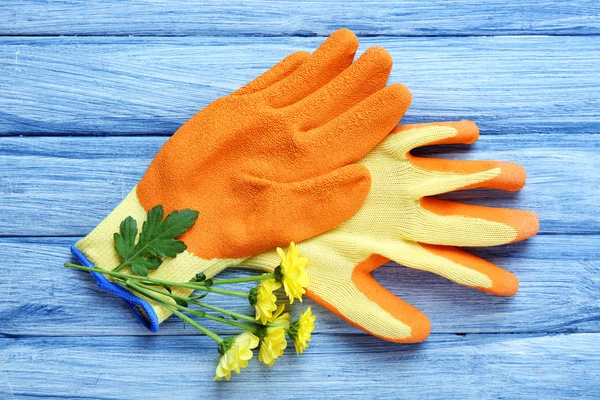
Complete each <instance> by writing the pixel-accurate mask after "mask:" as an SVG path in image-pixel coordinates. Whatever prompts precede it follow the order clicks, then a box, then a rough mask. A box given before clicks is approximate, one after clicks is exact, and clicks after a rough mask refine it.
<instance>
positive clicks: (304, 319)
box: [288, 306, 316, 354]
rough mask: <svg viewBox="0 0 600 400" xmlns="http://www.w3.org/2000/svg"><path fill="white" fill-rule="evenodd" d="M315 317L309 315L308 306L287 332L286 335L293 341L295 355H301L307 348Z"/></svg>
mask: <svg viewBox="0 0 600 400" xmlns="http://www.w3.org/2000/svg"><path fill="white" fill-rule="evenodd" d="M315 318H316V317H315V316H314V315H312V314H311V309H310V306H308V308H307V309H306V311H304V312H302V313H300V318H298V321H296V322H294V323H293V324H292V325H291V326H290V329H289V330H288V335H289V336H290V337H291V338H292V340H293V341H294V346H295V347H296V354H302V353H303V352H304V350H306V349H307V348H308V342H310V334H311V333H312V331H313V330H314V329H315Z"/></svg>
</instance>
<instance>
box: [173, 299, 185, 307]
mask: <svg viewBox="0 0 600 400" xmlns="http://www.w3.org/2000/svg"><path fill="white" fill-rule="evenodd" d="M175 303H177V304H179V305H180V306H182V307H187V306H188V303H187V301H185V300H182V299H175Z"/></svg>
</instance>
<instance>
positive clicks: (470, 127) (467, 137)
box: [384, 121, 479, 159]
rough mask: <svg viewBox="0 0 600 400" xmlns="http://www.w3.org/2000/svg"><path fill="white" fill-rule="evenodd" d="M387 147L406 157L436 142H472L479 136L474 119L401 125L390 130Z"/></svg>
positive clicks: (393, 153)
mask: <svg viewBox="0 0 600 400" xmlns="http://www.w3.org/2000/svg"><path fill="white" fill-rule="evenodd" d="M390 136H391V137H390V140H386V143H385V147H384V148H385V149H386V150H387V151H388V152H389V153H390V154H392V155H395V156H396V157H398V158H402V159H404V158H405V157H406V155H407V154H408V153H409V152H410V151H411V150H413V149H415V148H417V147H421V146H429V145H434V144H471V143H473V142H475V141H476V140H477V139H478V138H479V128H478V127H477V125H475V123H474V122H473V121H458V122H433V123H426V124H408V125H399V126H397V127H395V128H394V129H393V130H392V131H391V132H390Z"/></svg>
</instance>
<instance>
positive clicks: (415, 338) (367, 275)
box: [306, 254, 431, 343]
mask: <svg viewBox="0 0 600 400" xmlns="http://www.w3.org/2000/svg"><path fill="white" fill-rule="evenodd" d="M388 261H390V260H389V259H387V258H385V257H382V256H380V255H377V254H375V255H372V256H370V257H369V258H368V259H366V260H365V261H363V262H361V263H360V264H358V265H357V266H356V267H355V268H354V270H353V271H352V282H354V284H355V285H356V287H357V288H358V290H360V291H361V292H362V293H363V294H364V295H365V296H366V297H367V298H368V299H369V300H371V301H372V302H374V303H375V304H377V305H378V306H379V307H381V308H382V309H384V310H385V311H386V312H388V313H389V314H390V315H391V316H393V317H394V318H396V319H397V320H399V321H401V322H402V323H403V324H405V325H408V326H409V327H410V328H411V335H410V336H409V337H405V338H401V339H398V338H390V337H385V336H381V335H378V334H376V333H374V332H372V331H370V330H369V328H368V327H366V326H362V325H359V324H358V323H357V322H356V321H352V320H350V319H348V318H346V317H345V316H344V315H343V314H342V313H340V312H339V311H338V309H337V308H336V307H335V306H334V305H332V304H331V303H328V302H327V301H325V300H324V299H323V298H321V297H320V296H319V295H317V294H316V293H314V292H312V291H311V290H310V288H308V289H307V290H306V296H307V297H308V298H310V299H311V300H313V301H314V302H316V303H318V304H320V305H321V306H323V307H324V308H326V309H327V310H329V311H330V312H332V313H333V314H335V315H337V316H339V317H340V318H342V319H344V320H346V321H348V322H349V323H350V324H352V325H354V326H355V327H357V328H359V329H362V330H363V331H365V332H367V333H369V334H371V335H373V336H377V337H378V338H381V339H384V340H387V341H390V342H397V343H420V342H423V341H424V340H425V339H427V337H428V336H429V333H430V332H431V323H430V322H429V319H428V318H427V316H426V315H425V314H423V313H422V312H421V311H419V310H418V309H416V308H415V307H413V306H411V305H410V304H408V303H407V302H405V301H404V300H402V299H400V298H398V297H397V296H396V295H394V294H393V293H391V292H390V291H389V290H387V289H386V288H384V287H383V286H381V285H380V284H379V283H378V282H377V281H376V280H375V278H373V277H372V276H371V272H373V271H374V270H376V269H377V268H379V267H380V266H382V265H384V264H385V263H387V262H388Z"/></svg>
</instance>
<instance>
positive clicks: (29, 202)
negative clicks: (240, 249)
mask: <svg viewBox="0 0 600 400" xmlns="http://www.w3.org/2000/svg"><path fill="white" fill-rule="evenodd" d="M0 21H2V22H1V23H0V136H1V137H0V398H1V399H5V398H6V399H26V398H32V397H37V398H44V399H46V398H48V399H100V400H105V399H123V398H127V399H147V398H173V397H177V398H179V399H188V398H189V399H197V398H206V399H209V398H232V399H236V398H239V399H241V398H245V397H252V398H256V399H261V398H269V399H273V398H306V397H310V398H326V399H334V398H350V397H356V398H394V399H403V398H407V399H413V398H427V399H454V398H475V399H487V398H490V399H520V398H523V399H532V398H536V399H538V398H539V399H545V398H551V399H555V398H556V399H559V398H561V399H562V398H574V399H575V398H576V399H588V398H589V399H593V398H598V393H599V392H600V353H599V352H598V351H597V350H598V343H599V341H600V303H599V302H598V299H599V298H600V280H599V279H598V276H600V275H599V274H600V247H599V246H598V243H600V217H599V216H600V205H599V204H598V201H597V199H598V190H600V175H599V174H598V170H599V169H600V157H598V151H599V150H600V135H598V133H600V119H599V117H598V110H599V109H600V90H599V89H600V81H599V79H598V77H599V76H600V47H599V46H598V35H599V34H600V3H599V2H598V1H595V0H573V1H570V2H564V1H560V0H546V1H543V2H539V1H533V0H522V1H518V2H506V1H500V0H489V1H480V0H478V1H466V0H453V1H443V0H433V1H418V0H406V1H402V2H400V1H383V0H381V1H379V0H370V1H356V0H332V1H327V2H323V1H317V0H293V1H277V2H273V1H268V0H245V1H240V0H233V1H227V2H222V1H218V0H204V1H202V2H186V1H179V0H172V1H165V0H132V1H127V2H123V1H119V0H90V1H86V2H80V1H75V0H52V1H43V2H40V1H38V0H4V1H2V2H0ZM339 27H349V28H351V29H353V30H354V31H355V32H357V33H358V34H359V35H360V36H361V50H360V52H362V51H363V50H365V49H366V48H367V47H368V46H371V45H380V46H384V47H386V48H387V49H388V50H389V51H390V52H391V53H392V55H393V57H394V60H395V64H394V69H393V72H392V77H391V81H393V82H402V83H404V84H406V85H407V86H408V87H409V88H410V89H411V90H412V92H413V98H414V101H413V105H412V107H411V108H410V109H409V111H408V114H407V116H406V117H405V118H404V122H405V123H410V122H426V121H436V120H458V119H461V118H464V119H473V120H475V121H476V122H477V123H478V124H479V125H480V127H481V128H482V137H481V139H480V141H479V142H477V143H476V144H475V145H474V146H472V147H471V148H470V149H469V148H468V147H466V146H458V147H457V146H440V147H438V148H430V149H425V150H419V153H420V154H424V155H433V156H439V157H449V158H465V159H478V158H480V159H484V158H487V159H502V160H508V161H515V162H519V163H521V164H523V165H524V166H525V168H526V169H527V172H528V184H527V186H526V187H525V189H524V190H523V191H522V192H521V193H519V194H512V195H511V194H506V193H501V192H499V191H484V190H476V191H465V192H460V193H456V194H453V195H447V196H445V197H447V198H451V199H455V200H460V201H466V202H470V203H477V204H485V205H491V206H506V207H514V208H528V209H532V210H534V211H536V212H538V214H539V215H540V219H541V222H542V224H541V234H540V235H538V236H536V237H534V238H532V239H530V240H528V241H526V242H524V243H517V244H513V245H509V246H503V247H498V248H488V249H477V250H475V251H474V253H475V254H477V255H479V256H481V257H484V258H485V259H488V260H490V261H492V262H495V263H497V264H498V265H500V266H502V267H505V268H507V269H508V270H510V271H512V272H514V273H515V274H516V275H517V276H518V277H519V279H520V283H521V284H520V291H519V293H518V294H517V296H515V297H513V298H499V297H494V296H490V295H487V294H484V293H480V292H477V291H474V290H471V289H468V288H464V287H460V286H458V285H456V284H452V283H450V282H448V281H446V280H444V279H442V278H440V277H437V276H434V275H431V274H427V273H424V272H420V271H414V270H411V269H408V268H404V267H399V266H396V265H393V264H390V265H387V266H384V267H382V268H380V269H378V270H377V271H375V272H374V276H375V278H376V279H377V280H378V281H379V282H381V283H382V284H383V285H384V286H386V287H387V288H389V289H390V290H391V291H392V292H393V293H395V294H396V295H399V296H401V297H402V298H404V299H405V300H407V301H408V302H410V303H412V304H414V305H415V306H417V307H418V308H420V309H421V310H423V311H424V312H425V313H426V314H427V315H428V316H429V317H430V319H431V322H432V326H433V333H432V335H431V337H430V338H429V340H428V341H427V342H425V343H423V344H420V345H394V344H391V343H387V342H383V341H381V340H379V339H376V338H373V337H370V336H368V335H366V334H364V333H363V332H361V331H359V330H357V329H355V328H353V327H351V326H350V325H348V324H347V323H345V322H343V321H341V320H339V319H338V318H337V317H335V316H332V315H331V314H330V313H328V312H326V311H324V310H323V309H322V308H320V307H319V306H315V307H314V310H315V312H316V315H317V318H318V322H317V332H316V334H315V335H314V337H313V341H312V343H311V346H310V348H309V350H308V351H307V353H306V354H305V356H303V357H301V358H299V357H294V356H292V355H286V356H285V357H283V358H282V359H280V360H278V362H277V363H276V367H275V368H271V369H268V368H266V367H264V366H258V365H257V363H256V360H252V362H251V366H250V368H249V369H248V370H246V371H244V373H243V374H242V375H241V376H235V377H234V378H233V379H232V381H231V382H228V383H221V384H218V383H213V382H211V381H210V378H211V377H212V376H213V373H214V366H215V361H216V356H217V353H216V351H215V348H214V344H213V343H212V342H211V341H210V340H209V339H208V338H207V337H205V336H200V335H197V332H196V331H194V330H192V329H190V328H188V329H184V328H183V327H182V325H181V323H179V322H177V321H176V320H173V319H171V320H168V321H167V322H166V323H165V324H163V325H162V327H161V330H160V331H159V333H158V334H156V335H152V334H150V333H149V332H148V331H147V330H145V328H143V327H142V326H141V325H139V324H138V323H137V322H135V319H134V318H133V317H132V315H131V314H130V311H129V310H128V309H127V308H126V307H125V306H124V304H123V303H122V301H121V300H120V299H116V298H114V297H113V296H111V295H109V294H108V293H105V292H102V291H101V290H100V289H98V288H97V286H96V285H95V284H94V283H93V281H92V279H91V277H90V276H88V275H87V274H85V273H80V272H77V271H71V270H67V269H65V268H63V267H62V264H63V263H64V262H65V261H69V260H71V261H73V260H72V258H71V256H70V255H69V252H68V248H69V246H70V244H71V243H72V242H73V241H75V240H77V239H78V238H79V237H81V236H82V235H85V234H87V233H88V232H89V231H90V230H91V229H92V228H93V227H94V226H95V225H96V224H97V223H98V222H99V221H100V220H101V219H102V218H103V217H104V216H105V215H106V214H107V213H109V212H110V210H112V209H113V208H114V206H115V205H116V204H117V203H118V202H119V201H120V200H121V199H122V198H123V196H124V195H125V194H126V193H127V192H128V191H129V189H130V188H131V187H132V186H133V185H134V184H135V183H136V182H137V180H138V179H139V178H140V176H141V175H142V174H143V172H144V170H145V168H146V166H147V165H148V163H149V161H150V160H151V158H152V157H153V156H154V154H155V152H156V151H157V150H158V148H159V147H160V146H161V145H162V144H163V143H164V141H165V140H166V136H168V135H171V134H172V133H173V132H174V131H175V130H176V129H177V128H178V127H179V126H180V125H181V124H182V123H183V122H184V121H186V120H187V119H188V118H189V117H190V116H191V115H193V114H194V113H195V112H197V111H198V110H200V109H201V108H203V107H204V106H206V105H207V104H208V103H210V102H211V101H212V100H214V99H215V98H217V97H219V96H223V95H226V94H228V93H230V92H231V91H232V90H234V89H236V88H237V87H239V86H240V85H242V84H244V83H246V82H247V81H249V80H250V79H252V78H254V77H256V76H257V75H259V74H260V73H261V72H263V71H264V70H266V69H267V68H269V67H270V66H271V65H272V64H274V63H275V62H277V61H278V60H280V59H281V58H283V57H284V56H286V55H287V54H289V53H290V52H292V51H296V50H300V49H302V50H309V51H310V50H312V49H314V48H316V46H318V44H319V43H320V42H321V41H322V40H323V38H322V37H323V36H326V35H328V34H330V33H331V32H332V31H333V30H335V29H337V28H339ZM515 35H516V36H515ZM76 36H81V37H76ZM312 36H320V37H312ZM19 135H25V136H27V137H18V136H19ZM71 135H73V136H77V137H69V136H71ZM240 273H241V272H240V271H233V272H226V273H225V274H226V275H233V274H235V275H239V274H240ZM211 296H212V295H211ZM213 301H215V303H216V304H218V305H223V306H227V307H231V308H233V309H235V310H238V311H246V310H247V306H246V305H244V304H243V301H238V300H236V299H230V298H227V297H214V298H213ZM305 304H306V303H305ZM308 304H311V303H310V302H308ZM299 309H300V308H299V307H298V306H297V305H296V304H294V307H293V308H292V310H293V312H294V313H297V312H298V310H299ZM211 326H212V327H213V328H215V329H216V330H218V331H219V332H221V333H223V334H229V333H232V332H233V331H228V330H227V329H223V327H218V328H217V326H216V325H211Z"/></svg>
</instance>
